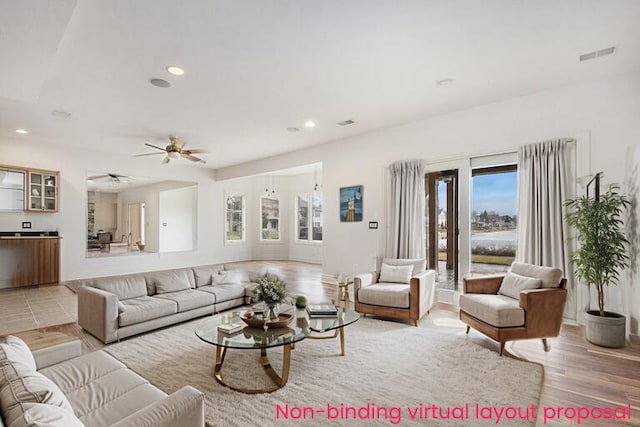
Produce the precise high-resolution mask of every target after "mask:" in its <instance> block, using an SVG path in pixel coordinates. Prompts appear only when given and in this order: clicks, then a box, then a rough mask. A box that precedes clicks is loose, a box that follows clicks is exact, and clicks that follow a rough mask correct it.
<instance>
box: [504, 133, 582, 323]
mask: <svg viewBox="0 0 640 427" xmlns="http://www.w3.org/2000/svg"><path fill="white" fill-rule="evenodd" d="M566 152H567V141H566V140H565V139H556V140H550V141H544V142H539V143H535V144H529V145H524V146H522V147H520V150H519V153H518V154H519V156H518V251H517V258H518V260H519V261H521V262H526V263H530V264H536V265H544V266H549V267H557V268H561V269H562V270H563V271H564V276H565V277H566V278H567V285H568V286H567V288H568V289H569V293H570V294H572V293H573V280H572V277H573V269H572V266H571V264H570V262H569V257H570V246H569V242H568V241H567V238H568V236H569V228H568V226H567V223H566V220H565V218H566V208H565V207H564V204H563V203H564V201H565V200H566V199H567V198H568V197H569V193H568V188H569V187H568V182H567V181H568V180H567V170H568V167H569V166H568V163H567V153H566ZM565 314H568V313H565ZM573 316H575V314H573Z"/></svg>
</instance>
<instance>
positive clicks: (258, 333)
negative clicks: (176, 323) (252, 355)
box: [195, 312, 335, 349]
mask: <svg viewBox="0 0 640 427" xmlns="http://www.w3.org/2000/svg"><path fill="white" fill-rule="evenodd" d="M240 314H241V312H236V313H234V314H233V315H229V314H223V315H216V316H213V317H209V318H207V319H206V320H203V321H202V322H200V323H198V324H197V325H196V328H195V334H196V336H197V337H198V338H200V339H201V340H202V341H205V342H207V343H209V344H213V345H216V346H219V347H226V348H238V349H261V348H271V347H278V346H282V345H286V344H293V343H295V342H298V341H301V340H303V339H305V337H306V336H307V335H309V333H310V330H309V323H308V321H307V319H306V318H304V317H302V318H294V319H292V320H291V323H289V324H288V325H287V326H284V327H280V328H272V327H269V328H267V329H266V330H265V329H264V328H252V327H249V326H247V325H245V324H244V323H243V322H242V319H240ZM334 320H335V319H334ZM229 323H238V324H242V325H243V326H244V327H243V328H242V329H241V330H239V331H236V332H232V333H226V332H222V331H219V330H218V326H219V325H222V324H229Z"/></svg>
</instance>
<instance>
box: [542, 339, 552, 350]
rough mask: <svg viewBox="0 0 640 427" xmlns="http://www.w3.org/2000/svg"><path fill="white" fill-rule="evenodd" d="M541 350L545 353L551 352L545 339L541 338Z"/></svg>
mask: <svg viewBox="0 0 640 427" xmlns="http://www.w3.org/2000/svg"><path fill="white" fill-rule="evenodd" d="M542 348H543V349H544V351H546V352H547V353H548V352H549V351H551V346H550V345H549V343H547V339H546V338H542Z"/></svg>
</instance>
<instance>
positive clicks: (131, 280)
mask: <svg viewBox="0 0 640 427" xmlns="http://www.w3.org/2000/svg"><path fill="white" fill-rule="evenodd" d="M92 286H93V287H94V288H98V289H102V290H103V291H107V292H111V293H112V294H116V295H117V296H118V299H120V300H125V299H131V298H138V297H144V296H147V284H146V282H145V280H144V276H143V275H142V274H127V275H125V276H112V277H100V278H97V279H94V281H93V285H92Z"/></svg>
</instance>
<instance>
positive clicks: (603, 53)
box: [580, 46, 616, 62]
mask: <svg viewBox="0 0 640 427" xmlns="http://www.w3.org/2000/svg"><path fill="white" fill-rule="evenodd" d="M615 51H616V47H615V46H611V47H607V48H605V49H600V50H596V51H593V52H589V53H585V54H582V55H580V61H581V62H582V61H588V60H590V59H594V58H599V57H600V56H607V55H611V54H613V53H614V52H615Z"/></svg>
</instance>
